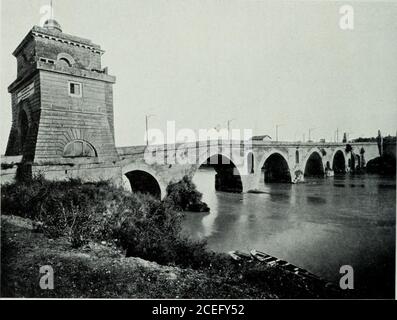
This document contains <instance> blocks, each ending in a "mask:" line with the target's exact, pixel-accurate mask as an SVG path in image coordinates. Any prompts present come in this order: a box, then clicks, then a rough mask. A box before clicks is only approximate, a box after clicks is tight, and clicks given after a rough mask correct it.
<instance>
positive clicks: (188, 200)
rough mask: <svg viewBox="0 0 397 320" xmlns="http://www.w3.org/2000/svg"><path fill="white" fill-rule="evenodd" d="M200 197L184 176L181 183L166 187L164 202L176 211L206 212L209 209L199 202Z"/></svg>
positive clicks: (191, 182) (192, 184) (188, 179)
mask: <svg viewBox="0 0 397 320" xmlns="http://www.w3.org/2000/svg"><path fill="white" fill-rule="evenodd" d="M202 197H203V195H202V194H201V193H200V192H199V191H197V188H196V185H195V184H194V183H193V181H192V179H191V178H190V177H188V176H184V177H183V179H182V180H181V181H179V182H176V183H172V184H169V185H168V187H167V197H166V200H165V201H167V202H169V203H170V204H172V205H173V206H174V207H175V209H176V210H180V211H196V212H208V211H209V210H210V209H209V207H208V205H207V204H206V203H205V202H202V201H201V199H202Z"/></svg>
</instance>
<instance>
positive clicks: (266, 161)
mask: <svg viewBox="0 0 397 320" xmlns="http://www.w3.org/2000/svg"><path fill="white" fill-rule="evenodd" d="M258 168H260V169H261V174H260V180H262V179H263V180H262V181H259V185H261V183H271V182H288V183H290V182H292V173H291V169H290V166H289V162H288V156H287V154H285V153H284V152H282V151H279V150H272V151H270V152H269V153H267V154H266V155H265V156H264V157H263V158H262V160H261V162H260V165H259V166H258Z"/></svg>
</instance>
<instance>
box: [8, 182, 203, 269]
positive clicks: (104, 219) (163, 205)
mask: <svg viewBox="0 0 397 320" xmlns="http://www.w3.org/2000/svg"><path fill="white" fill-rule="evenodd" d="M183 188H187V190H186V192H184V190H183ZM169 191H170V194H169V197H167V199H166V200H165V201H160V200H157V199H156V198H154V197H152V196H150V195H146V194H134V193H130V192H126V191H124V190H122V189H120V188H117V187H115V186H114V185H112V184H111V183H109V182H106V181H101V182H98V183H83V182H82V181H80V180H76V179H74V180H68V181H47V180H45V179H43V178H42V177H40V176H38V177H35V178H34V179H33V180H31V181H29V182H20V183H14V184H8V185H4V186H3V188H2V201H1V204H2V212H3V214H14V215H19V216H22V217H26V218H30V219H32V220H33V221H34V222H35V223H36V225H39V226H40V229H41V230H42V231H43V232H44V234H45V235H46V236H48V237H50V238H57V237H61V236H64V237H67V238H68V239H69V241H70V242H71V245H72V246H73V247H75V248H77V247H80V246H82V245H84V244H85V243H87V242H88V241H107V242H111V243H115V244H117V245H118V246H121V247H122V248H123V249H125V250H126V254H127V256H137V257H141V258H143V259H148V260H151V261H156V262H158V263H161V264H178V265H182V266H188V267H192V268H205V267H207V266H208V265H210V258H209V254H208V253H207V252H206V249H205V242H194V241H191V240H189V239H187V238H184V237H182V236H181V228H182V218H183V214H182V213H181V212H180V211H178V210H182V209H189V208H191V206H192V205H197V204H200V203H201V202H200V201H201V194H200V193H199V192H197V191H196V190H195V186H194V184H192V183H191V181H190V179H187V178H185V179H184V180H183V181H182V182H181V183H178V184H174V185H172V186H170V188H169ZM176 207H177V208H178V210H176Z"/></svg>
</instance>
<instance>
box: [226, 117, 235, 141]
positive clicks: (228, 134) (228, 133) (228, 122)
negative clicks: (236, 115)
mask: <svg viewBox="0 0 397 320" xmlns="http://www.w3.org/2000/svg"><path fill="white" fill-rule="evenodd" d="M234 120H236V119H229V120H227V136H228V138H229V140H230V124H231V123H232V121H234Z"/></svg>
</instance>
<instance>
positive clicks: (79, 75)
mask: <svg viewBox="0 0 397 320" xmlns="http://www.w3.org/2000/svg"><path fill="white" fill-rule="evenodd" d="M103 53H104V51H103V50H102V49H101V47H100V46H99V45H98V44H95V43H93V42H92V41H91V40H89V39H84V38H81V37H76V36H73V35H69V34H67V33H64V32H63V31H62V27H61V25H60V24H59V23H58V22H57V21H55V20H53V19H50V20H47V21H46V22H45V23H44V25H43V26H42V27H40V26H33V28H32V29H31V30H30V31H29V32H28V34H27V35H26V37H25V38H23V39H22V41H21V43H20V44H19V45H18V47H17V48H16V49H15V51H14V52H13V55H14V56H15V57H16V61H17V77H16V79H15V81H13V82H12V83H11V84H10V85H9V87H8V91H9V93H10V94H11V110H12V122H11V128H10V134H9V138H8V143H7V148H6V151H5V156H4V157H2V159H1V175H0V177H1V183H6V182H11V181H14V180H15V179H22V180H23V179H27V178H30V177H31V176H32V175H33V174H37V173H40V174H42V175H44V177H45V178H47V179H51V180H65V179H70V178H80V179H82V180H83V181H98V180H104V179H106V180H111V181H113V182H114V183H116V184H119V185H123V186H124V187H126V188H128V189H131V190H134V191H143V192H148V193H151V194H154V195H157V196H159V197H163V196H164V195H165V194H166V188H167V186H168V184H169V183H171V182H176V181H178V180H180V179H181V178H182V177H183V176H185V175H188V176H190V177H192V176H194V174H195V172H197V170H198V169H199V168H200V167H201V166H212V167H214V169H215V171H216V175H215V186H216V189H217V190H222V191H233V192H248V191H250V190H260V189H261V188H262V187H263V186H264V183H269V182H289V183H297V182H300V181H303V180H304V179H305V177H308V176H319V177H324V176H332V175H333V173H334V172H341V173H345V172H347V171H357V170H360V169H361V168H362V167H365V166H366V164H367V163H368V162H369V161H370V160H372V159H374V158H377V157H379V154H380V153H382V152H381V151H382V148H379V149H380V152H379V151H378V145H377V143H350V144H346V143H314V142H313V143H298V142H274V141H273V142H271V141H269V142H265V141H257V140H250V141H218V140H215V141H210V142H208V141H206V142H196V143H186V144H173V145H171V144H169V145H161V146H160V145H158V146H150V147H125V148H117V147H116V145H115V132H114V111H113V85H114V83H115V81H116V78H115V77H114V76H112V75H111V74H109V73H108V71H109V70H108V68H107V67H106V68H103V67H102V61H101V59H102V58H101V57H102V54H103ZM379 134H380V132H379ZM395 152H396V151H395V145H394V151H392V154H394V159H395Z"/></svg>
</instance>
